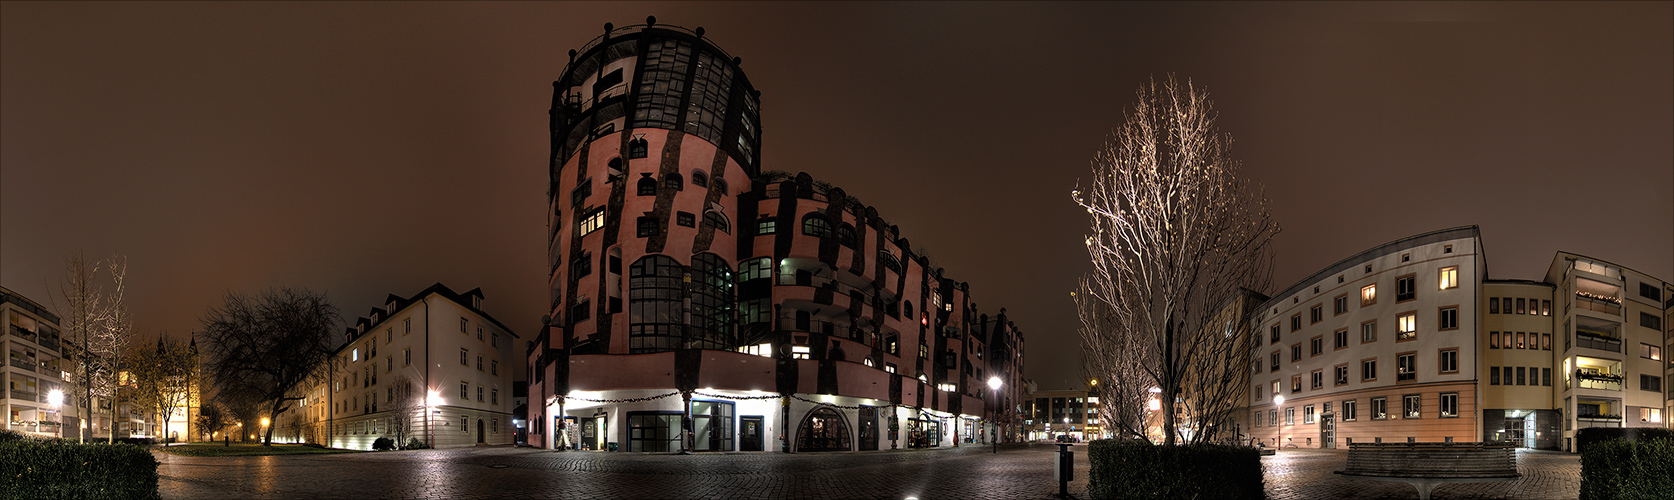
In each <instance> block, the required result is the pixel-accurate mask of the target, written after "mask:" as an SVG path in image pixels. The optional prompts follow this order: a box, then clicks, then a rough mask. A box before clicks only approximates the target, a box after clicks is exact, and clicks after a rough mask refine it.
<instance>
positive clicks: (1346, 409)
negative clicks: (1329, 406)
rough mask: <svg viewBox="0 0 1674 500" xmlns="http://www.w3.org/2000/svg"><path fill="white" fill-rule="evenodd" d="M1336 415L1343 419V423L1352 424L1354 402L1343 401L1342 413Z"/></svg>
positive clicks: (1350, 400) (1349, 400)
mask: <svg viewBox="0 0 1674 500" xmlns="http://www.w3.org/2000/svg"><path fill="white" fill-rule="evenodd" d="M1338 415H1340V416H1342V417H1343V421H1344V422H1353V421H1354V417H1355V415H1354V400H1352V399H1348V400H1344V401H1343V411H1342V413H1339V414H1338Z"/></svg>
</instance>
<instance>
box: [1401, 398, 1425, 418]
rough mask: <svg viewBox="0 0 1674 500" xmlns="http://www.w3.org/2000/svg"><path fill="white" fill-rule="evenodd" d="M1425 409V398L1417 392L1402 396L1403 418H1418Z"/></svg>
mask: <svg viewBox="0 0 1674 500" xmlns="http://www.w3.org/2000/svg"><path fill="white" fill-rule="evenodd" d="M1423 410H1424V406H1423V400H1422V399H1419V397H1418V395H1417V394H1407V395H1404V396H1401V418H1418V417H1419V415H1420V412H1422V411H1423Z"/></svg>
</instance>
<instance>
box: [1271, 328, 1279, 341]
mask: <svg viewBox="0 0 1674 500" xmlns="http://www.w3.org/2000/svg"><path fill="white" fill-rule="evenodd" d="M1272 342H1273V343H1274V344H1277V343H1279V325H1273V340H1272Z"/></svg>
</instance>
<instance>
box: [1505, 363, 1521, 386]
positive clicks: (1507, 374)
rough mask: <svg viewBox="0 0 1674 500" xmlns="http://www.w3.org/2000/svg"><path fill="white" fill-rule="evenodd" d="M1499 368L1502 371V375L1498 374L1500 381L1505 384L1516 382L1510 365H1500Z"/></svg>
mask: <svg viewBox="0 0 1674 500" xmlns="http://www.w3.org/2000/svg"><path fill="white" fill-rule="evenodd" d="M1500 370H1501V373H1502V375H1500V378H1501V379H1502V380H1501V382H1503V383H1504V384H1505V385H1513V384H1515V383H1516V380H1517V379H1516V377H1514V376H1512V369H1511V367H1509V366H1502V367H1500ZM1517 385H1522V384H1517Z"/></svg>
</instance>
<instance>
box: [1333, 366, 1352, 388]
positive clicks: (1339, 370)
mask: <svg viewBox="0 0 1674 500" xmlns="http://www.w3.org/2000/svg"><path fill="white" fill-rule="evenodd" d="M1332 372H1333V373H1332V375H1333V377H1332V378H1333V379H1334V381H1335V382H1336V385H1344V384H1347V383H1348V381H1349V377H1348V365H1337V366H1336V367H1335V368H1332Z"/></svg>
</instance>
